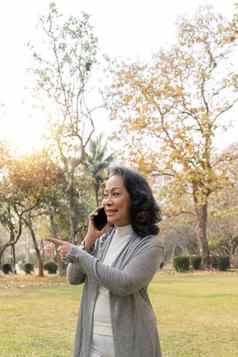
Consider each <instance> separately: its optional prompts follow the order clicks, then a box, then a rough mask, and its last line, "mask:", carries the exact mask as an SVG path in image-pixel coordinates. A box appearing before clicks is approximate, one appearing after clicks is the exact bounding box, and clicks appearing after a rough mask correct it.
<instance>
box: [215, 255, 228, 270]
mask: <svg viewBox="0 0 238 357" xmlns="http://www.w3.org/2000/svg"><path fill="white" fill-rule="evenodd" d="M217 267H218V269H219V270H221V271H226V270H227V269H228V268H230V258H229V257H228V256H223V257H222V256H221V257H217Z"/></svg>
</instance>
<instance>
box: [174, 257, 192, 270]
mask: <svg viewBox="0 0 238 357" xmlns="http://www.w3.org/2000/svg"><path fill="white" fill-rule="evenodd" d="M189 265H190V261H189V257H185V256H178V257H175V258H174V268H175V270H176V271H178V272H184V271H188V270H189Z"/></svg>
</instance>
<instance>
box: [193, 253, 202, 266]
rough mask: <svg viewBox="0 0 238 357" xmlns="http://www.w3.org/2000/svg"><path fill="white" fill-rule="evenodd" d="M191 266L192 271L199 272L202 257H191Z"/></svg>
mask: <svg viewBox="0 0 238 357" xmlns="http://www.w3.org/2000/svg"><path fill="white" fill-rule="evenodd" d="M191 265H192V267H193V269H194V270H199V269H200V268H201V265H202V257H200V256H199V255H193V256H192V257H191Z"/></svg>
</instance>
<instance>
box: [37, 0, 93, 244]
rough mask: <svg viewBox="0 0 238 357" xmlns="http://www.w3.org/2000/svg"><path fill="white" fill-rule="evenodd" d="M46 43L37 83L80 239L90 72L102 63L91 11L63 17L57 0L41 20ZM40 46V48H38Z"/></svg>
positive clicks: (71, 226) (71, 229)
mask: <svg viewBox="0 0 238 357" xmlns="http://www.w3.org/2000/svg"><path fill="white" fill-rule="evenodd" d="M40 31H41V35H42V38H43V39H44V42H42V44H41V45H42V47H41V46H39V45H38V46H37V49H34V47H32V50H33V57H34V59H35V66H34V68H33V72H34V74H35V77H36V84H37V85H36V87H37V90H38V92H39V93H41V94H43V98H44V100H46V99H47V100H48V102H46V103H47V108H48V109H47V110H48V113H49V112H50V116H51V118H52V120H51V124H52V125H51V129H52V130H51V134H50V139H51V142H52V143H53V144H52V146H53V148H52V155H54V156H55V157H56V158H58V159H59V160H60V163H61V166H62V168H63V172H64V175H65V197H66V199H67V203H68V210H67V212H68V221H69V239H70V240H71V241H74V240H75V239H76V237H75V236H76V232H77V225H78V222H79V217H78V218H77V220H75V215H76V212H77V210H78V206H79V202H78V197H79V194H78V187H77V182H78V176H79V175H80V171H81V169H82V164H83V161H84V157H85V149H86V146H87V144H88V143H89V141H90V139H91V137H92V135H93V133H94V122H93V119H92V110H93V109H90V108H89V106H88V102H87V99H88V98H87V96H88V92H89V91H88V84H89V79H90V73H91V70H92V67H93V65H94V64H95V62H96V53H97V39H96V37H95V35H94V33H93V28H92V26H91V25H90V18H89V15H87V14H85V13H82V14H81V16H78V17H75V16H69V17H68V18H67V19H65V17H63V16H62V15H61V14H60V13H59V11H58V9H57V7H56V5H55V3H53V2H52V3H50V6H49V11H48V13H47V14H46V15H43V16H42V17H41V19H40ZM35 47H36V46H35Z"/></svg>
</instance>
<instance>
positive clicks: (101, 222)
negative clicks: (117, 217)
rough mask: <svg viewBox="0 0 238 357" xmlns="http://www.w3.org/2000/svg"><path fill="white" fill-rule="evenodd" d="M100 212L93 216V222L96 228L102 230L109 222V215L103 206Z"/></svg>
mask: <svg viewBox="0 0 238 357" xmlns="http://www.w3.org/2000/svg"><path fill="white" fill-rule="evenodd" d="M97 212H98V214H97V215H96V216H93V224H94V226H95V228H97V229H98V230H99V231H101V230H102V229H103V228H104V227H105V225H106V224H107V216H106V213H105V210H104V208H103V207H101V208H99V209H98V211H97Z"/></svg>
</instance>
